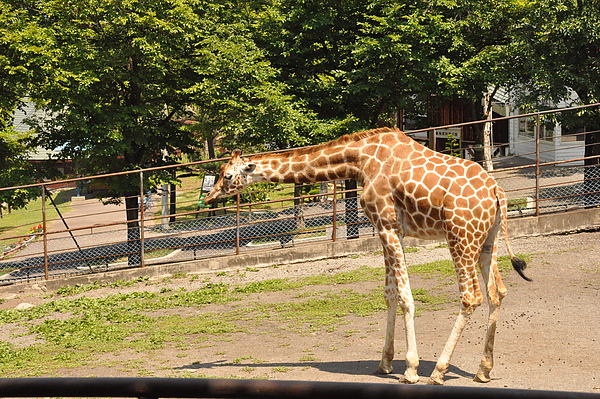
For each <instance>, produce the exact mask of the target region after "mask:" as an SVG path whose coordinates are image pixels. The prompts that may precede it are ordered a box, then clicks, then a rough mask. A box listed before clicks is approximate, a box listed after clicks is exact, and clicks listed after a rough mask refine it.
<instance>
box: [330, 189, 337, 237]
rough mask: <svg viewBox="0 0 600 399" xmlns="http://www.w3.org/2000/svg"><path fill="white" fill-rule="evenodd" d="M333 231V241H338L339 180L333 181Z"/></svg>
mask: <svg viewBox="0 0 600 399" xmlns="http://www.w3.org/2000/svg"><path fill="white" fill-rule="evenodd" d="M332 209H333V231H332V232H331V241H333V242H335V240H336V239H337V180H334V181H333V208H332Z"/></svg>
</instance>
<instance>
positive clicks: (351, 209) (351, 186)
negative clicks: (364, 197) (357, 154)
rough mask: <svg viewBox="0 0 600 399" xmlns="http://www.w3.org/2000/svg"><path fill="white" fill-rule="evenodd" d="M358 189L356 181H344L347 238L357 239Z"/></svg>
mask: <svg viewBox="0 0 600 399" xmlns="http://www.w3.org/2000/svg"><path fill="white" fill-rule="evenodd" d="M357 187H358V185H357V183H356V180H346V190H353V191H350V192H347V193H346V215H345V221H346V235H347V238H349V239H350V238H358V194H357V192H356V188H357Z"/></svg>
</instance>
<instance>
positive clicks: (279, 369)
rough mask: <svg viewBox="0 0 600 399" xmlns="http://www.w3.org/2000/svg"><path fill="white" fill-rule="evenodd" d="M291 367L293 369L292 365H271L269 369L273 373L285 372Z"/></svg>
mask: <svg viewBox="0 0 600 399" xmlns="http://www.w3.org/2000/svg"><path fill="white" fill-rule="evenodd" d="M293 369H294V368H293V367H287V366H277V367H273V368H272V369H271V370H272V371H273V372H274V373H287V372H288V371H292V370H293Z"/></svg>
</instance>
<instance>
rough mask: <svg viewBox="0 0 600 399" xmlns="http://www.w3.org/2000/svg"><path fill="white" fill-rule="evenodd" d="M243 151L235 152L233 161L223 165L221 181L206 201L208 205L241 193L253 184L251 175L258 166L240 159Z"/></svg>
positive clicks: (232, 157) (220, 175)
mask: <svg viewBox="0 0 600 399" xmlns="http://www.w3.org/2000/svg"><path fill="white" fill-rule="evenodd" d="M240 155H242V151H241V150H234V151H233V153H232V155H231V159H230V160H229V162H227V163H226V164H223V165H221V172H220V174H219V180H217V183H216V184H215V186H214V187H213V189H212V190H210V193H208V195H207V196H206V198H205V199H204V202H205V203H206V204H210V203H213V202H215V201H216V200H217V199H219V198H222V197H229V196H232V195H235V194H237V193H239V192H241V191H242V190H243V189H244V188H246V186H248V185H249V184H250V183H252V177H251V176H250V174H251V173H252V172H254V170H255V169H256V165H254V164H252V163H250V162H248V161H247V160H245V159H243V158H242V157H240Z"/></svg>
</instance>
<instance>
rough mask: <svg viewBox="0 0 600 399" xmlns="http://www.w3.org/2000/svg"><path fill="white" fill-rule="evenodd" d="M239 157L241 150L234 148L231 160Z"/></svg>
mask: <svg viewBox="0 0 600 399" xmlns="http://www.w3.org/2000/svg"><path fill="white" fill-rule="evenodd" d="M240 155H242V150H240V149H239V148H236V149H235V150H233V151H232V152H231V158H232V159H233V158H239V157H240Z"/></svg>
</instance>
